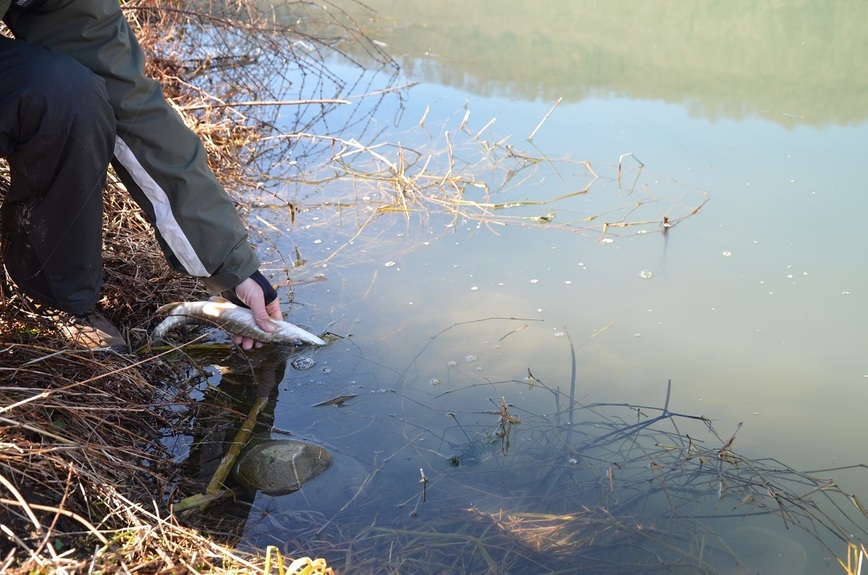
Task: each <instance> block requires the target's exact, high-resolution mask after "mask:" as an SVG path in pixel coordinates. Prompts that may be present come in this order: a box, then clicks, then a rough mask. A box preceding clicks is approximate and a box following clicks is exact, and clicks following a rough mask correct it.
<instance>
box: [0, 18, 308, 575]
mask: <svg viewBox="0 0 868 575" xmlns="http://www.w3.org/2000/svg"><path fill="white" fill-rule="evenodd" d="M148 4H149V3H147V2H137V3H128V4H127V5H126V6H125V7H126V9H127V11H128V15H129V16H130V17H131V20H132V22H133V24H134V26H135V27H136V28H137V29H138V32H139V37H140V39H141V41H142V44H143V46H144V48H145V49H146V52H148V53H149V54H150V55H151V58H150V60H149V73H150V74H152V75H153V76H155V77H157V78H158V79H159V80H161V81H162V83H163V85H164V86H165V88H166V93H167V94H168V95H169V96H170V98H171V103H172V105H173V106H174V107H176V108H177V109H178V110H179V111H180V112H181V113H182V114H184V115H185V118H186V120H187V122H188V124H189V125H190V126H191V127H193V129H194V130H195V131H197V132H198V133H199V134H200V135H201V137H202V140H203V141H204V142H205V144H206V148H207V150H208V152H209V156H210V160H211V165H212V168H213V169H214V170H215V172H216V173H217V174H218V177H220V178H221V180H222V181H223V182H224V183H225V184H226V185H227V187H228V188H230V189H239V188H241V187H244V186H249V185H253V184H252V182H253V180H255V179H256V173H255V165H254V164H251V163H250V161H245V160H244V159H243V158H245V155H244V154H243V149H244V148H245V147H248V146H250V145H251V144H252V143H254V142H255V140H256V138H257V137H258V135H259V134H260V131H259V130H258V129H257V128H258V126H260V125H261V124H258V123H257V122H254V121H251V119H250V116H249V115H245V114H242V113H241V112H240V111H239V110H238V109H237V108H236V107H233V106H226V105H215V104H217V103H219V102H217V101H216V99H215V98H216V96H215V94H217V93H219V92H217V91H216V90H215V92H213V93H209V92H206V91H204V90H203V89H202V88H201V87H195V86H194V84H193V83H191V82H190V81H189V80H188V79H189V78H192V77H195V76H196V74H199V73H202V72H203V71H205V70H206V69H207V67H208V66H209V65H216V64H214V63H210V64H209V63H205V62H199V63H198V64H197V66H195V67H193V66H191V61H190V59H189V58H190V56H189V54H187V53H184V52H183V51H179V52H177V53H173V52H172V50H173V49H175V48H178V45H177V44H174V43H173V42H172V40H171V38H172V36H173V35H177V36H176V37H178V36H183V34H182V33H181V31H182V29H183V28H185V27H188V26H191V25H193V23H194V22H196V21H199V22H200V23H201V22H202V18H204V16H203V15H201V14H200V15H196V14H192V13H187V12H185V11H184V10H182V9H181V7H182V6H183V5H182V4H177V5H174V7H171V6H167V3H156V2H153V3H151V4H152V5H150V6H149V5H148ZM242 5H243V3H239V4H238V6H239V7H241V6H242ZM155 6H159V7H160V8H159V9H157V8H155ZM221 18H224V20H222V21H223V22H224V23H227V22H228V20H226V19H225V18H227V17H226V16H221ZM245 18H246V20H245V22H246V23H245V24H244V26H256V25H257V22H256V21H255V20H254V19H253V13H252V12H251V13H246V14H245ZM239 22H240V21H239ZM238 25H239V26H240V24H238ZM227 26H229V24H228V23H227ZM259 29H260V30H261V29H262V28H261V27H260V28H259ZM265 35H266V34H265V33H264V32H263V33H262V34H260V36H259V38H260V40H261V39H262V38H263V37H264V36H265ZM245 87H246V89H248V90H250V89H251V88H250V86H249V85H245ZM233 96H239V97H242V96H243V97H244V99H247V100H249V99H250V97H249V94H239V93H237V92H232V93H229V94H227V93H225V92H224V93H222V94H221V98H222V100H223V101H225V100H226V99H227V98H231V97H233ZM251 168H254V169H251ZM8 183H9V178H8V166H6V165H5V163H3V162H2V161H0V200H2V195H3V191H4V190H5V189H6V186H8ZM104 203H105V219H104V248H103V256H104V268H105V280H104V289H103V297H102V299H101V300H100V302H99V304H98V306H99V308H100V309H101V310H102V311H103V312H104V313H105V315H107V316H108V317H109V319H111V320H112V321H113V322H114V323H115V324H116V325H118V326H120V327H121V329H122V331H123V332H124V334H125V336H126V337H127V339H128V341H129V342H130V343H131V347H132V349H139V348H140V347H141V344H142V343H143V342H144V341H145V339H146V335H147V331H148V329H149V328H150V327H152V324H153V323H154V321H155V318H154V310H155V309H156V308H157V307H158V306H159V305H160V304H161V303H165V302H167V301H177V300H189V299H199V298H200V297H201V296H203V295H204V294H205V292H204V290H203V288H202V287H201V285H199V284H198V283H197V282H196V281H195V280H193V279H190V278H187V277H185V276H182V275H180V274H177V273H175V272H173V271H172V270H171V269H170V268H169V266H168V265H167V263H166V262H165V260H164V258H163V255H162V253H161V251H160V249H159V246H158V244H157V242H156V240H155V239H154V237H153V234H152V231H151V227H150V224H149V223H148V222H147V221H146V220H145V218H144V216H143V214H142V212H141V211H140V210H139V208H138V207H137V206H136V205H135V204H134V202H133V201H132V200H131V199H130V197H129V196H128V194H127V193H126V191H125V190H124V189H123V186H122V185H121V184H120V183H119V182H118V181H117V180H116V179H115V178H114V177H112V176H111V175H110V178H109V182H108V184H107V186H106V190H105V194H104ZM243 207H244V206H243V205H242V206H241V208H242V209H243ZM0 263H2V262H0ZM0 279H2V280H4V281H3V286H2V287H3V290H2V294H0V531H2V533H0V572H4V573H84V572H104V573H114V572H122V573H133V572H135V573H187V572H192V573H195V572H199V573H201V572H218V573H228V572H231V573H259V572H263V571H264V569H265V567H266V566H269V564H270V563H276V562H279V561H281V560H282V559H283V558H282V557H276V556H275V554H274V553H273V552H269V553H268V554H265V553H263V556H261V557H259V556H252V555H247V556H243V555H240V554H236V553H234V552H233V551H232V550H231V549H229V548H228V547H223V546H221V545H220V544H218V543H216V542H215V540H216V538H214V537H211V536H210V535H211V534H209V533H207V532H203V531H201V530H197V529H193V528H190V527H188V526H185V525H182V524H181V523H180V522H179V521H178V520H177V518H176V517H174V516H173V515H172V514H171V512H170V509H169V504H170V502H171V500H172V499H173V496H174V495H175V493H176V492H177V490H179V489H183V488H184V486H183V484H182V483H181V482H182V481H183V480H182V479H179V478H178V477H176V473H177V472H176V467H177V466H176V465H174V464H173V463H172V459H171V455H170V454H169V453H167V452H166V450H165V449H164V447H163V445H162V444H161V439H162V438H163V436H164V435H165V434H166V433H167V432H171V430H172V429H173V427H174V426H177V425H178V419H179V414H180V413H182V412H183V409H182V408H180V407H179V405H182V404H183V403H184V402H186V401H189V400H188V399H187V398H186V396H185V395H184V393H183V391H177V390H174V391H173V388H172V384H173V383H177V382H179V381H181V378H182V377H183V372H184V370H185V368H184V366H181V367H177V364H175V365H176V367H172V365H170V364H169V363H168V362H164V361H163V359H162V357H161V356H159V355H152V354H149V355H143V356H142V357H138V356H135V355H120V354H112V353H107V352H103V353H92V352H81V351H76V350H70V349H66V345H65V342H64V341H63V340H62V339H61V338H60V337H59V335H58V334H57V333H56V331H55V329H54V327H53V325H52V324H51V322H49V321H48V320H46V319H45V318H43V317H41V316H40V315H39V314H38V313H37V311H36V309H35V306H34V305H33V304H32V303H31V302H30V301H29V300H28V299H27V298H26V297H25V295H24V294H23V293H22V292H21V291H20V290H19V289H18V288H17V287H16V286H15V285H14V284H13V283H12V282H11V280H10V279H9V278H8V277H0ZM186 369H191V368H189V367H188V368H186ZM197 487H198V486H197ZM194 489H195V488H193V487H191V490H194ZM263 552H264V550H263ZM303 567H304V566H303V565H302V564H301V563H300V564H299V566H298V569H302V568H303ZM292 569H293V568H290V570H289V572H295V571H293V570H292ZM313 572H318V573H319V572H325V569H324V567H323V566H322V565H317V566H316V568H315V569H314V571H313Z"/></svg>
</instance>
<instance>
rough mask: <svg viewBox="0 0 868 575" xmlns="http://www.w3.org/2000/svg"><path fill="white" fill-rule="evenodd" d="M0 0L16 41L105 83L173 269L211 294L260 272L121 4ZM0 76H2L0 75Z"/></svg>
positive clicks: (130, 169) (128, 162)
mask: <svg viewBox="0 0 868 575" xmlns="http://www.w3.org/2000/svg"><path fill="white" fill-rule="evenodd" d="M23 3H27V1H26V0H23V1H17V0H0V17H2V18H3V20H4V21H5V22H6V24H7V25H8V26H9V28H10V30H12V32H13V34H14V35H15V37H16V38H17V39H19V40H24V41H26V42H34V43H36V44H39V45H42V46H46V47H49V48H51V49H53V50H56V51H58V52H63V53H66V54H68V55H70V56H72V57H73V58H75V59H76V60H78V61H79V62H81V63H82V64H83V65H84V66H85V67H87V68H89V69H90V70H92V71H93V72H94V73H96V74H97V75H99V76H101V77H102V78H103V79H104V80H105V84H106V90H107V92H108V95H109V100H110V101H111V105H112V108H113V109H114V111H115V117H116V120H117V132H118V135H117V140H116V144H115V161H114V162H113V165H114V167H115V169H116V171H117V172H118V174H119V176H120V177H121V179H122V180H123V182H124V184H125V185H126V186H127V188H128V189H129V192H130V194H132V196H133V198H135V200H136V202H138V204H139V205H140V206H141V207H142V209H143V210H144V211H145V213H146V214H147V216H148V218H149V219H150V221H151V223H152V224H153V225H154V227H155V229H156V232H157V239H158V240H159V242H160V245H161V247H162V248H163V251H164V253H165V255H166V257H167V259H168V260H169V262H170V263H171V264H172V266H173V267H174V268H175V269H177V270H179V271H182V272H186V273H188V274H190V275H193V276H197V277H200V278H202V280H203V281H204V283H205V284H206V286H207V287H208V288H209V289H210V290H211V291H213V292H215V293H218V292H221V291H223V290H226V289H229V288H232V287H235V286H236V285H238V284H239V283H240V282H241V281H243V280H244V279H245V278H247V277H249V276H250V275H251V274H252V273H253V272H255V271H256V270H257V269H258V268H259V260H258V259H257V257H256V255H255V254H254V253H253V250H252V248H251V247H250V244H249V242H248V238H247V233H246V231H245V228H244V225H243V224H242V222H241V219H240V217H239V216H238V213H237V211H236V208H235V205H234V203H233V202H232V200H231V199H230V198H229V196H228V195H227V194H226V192H225V190H224V189H223V187H222V186H221V185H220V183H219V182H218V181H217V179H216V178H215V176H214V174H213V173H212V172H211V170H210V169H209V167H208V164H207V157H206V154H205V150H204V147H203V146H202V143H201V141H200V140H199V138H198V136H196V134H194V133H193V132H192V131H191V130H190V129H188V128H187V127H186V126H185V125H184V123H183V121H182V120H181V118H180V116H179V115H178V114H177V113H176V112H175V111H174V110H172V108H171V107H170V106H169V105H168V103H167V102H166V100H165V99H164V97H163V93H162V90H161V88H160V86H159V84H157V82H155V81H153V80H151V79H150V78H147V77H145V75H144V56H143V54H142V50H141V48H140V47H139V45H138V42H137V41H136V39H135V37H134V35H133V33H132V32H131V30H130V28H129V26H128V24H127V22H126V19H125V18H124V17H123V15H122V13H121V11H120V7H119V5H118V1H117V0H35V1H33V2H32V5H31V6H29V7H26V8H21V7H18V6H16V5H20V4H23ZM0 81H2V80H0Z"/></svg>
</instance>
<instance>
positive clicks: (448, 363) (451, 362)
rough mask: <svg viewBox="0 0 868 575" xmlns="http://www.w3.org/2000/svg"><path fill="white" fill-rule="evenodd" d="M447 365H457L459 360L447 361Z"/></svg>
mask: <svg viewBox="0 0 868 575" xmlns="http://www.w3.org/2000/svg"><path fill="white" fill-rule="evenodd" d="M446 365H448V366H449V367H456V366H457V365H458V362H457V361H455V360H452V361H447V362H446Z"/></svg>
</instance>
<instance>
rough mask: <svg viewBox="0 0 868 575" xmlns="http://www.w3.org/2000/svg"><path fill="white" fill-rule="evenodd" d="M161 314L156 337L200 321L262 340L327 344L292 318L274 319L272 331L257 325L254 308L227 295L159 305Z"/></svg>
mask: <svg viewBox="0 0 868 575" xmlns="http://www.w3.org/2000/svg"><path fill="white" fill-rule="evenodd" d="M157 314H159V315H166V316H167V317H166V319H164V320H163V321H162V322H160V324H159V325H158V326H157V327H155V328H154V331H153V332H152V333H151V339H152V340H154V341H156V340H160V339H165V337H166V335H167V334H168V333H169V332H170V331H171V330H173V329H175V328H176V327H178V326H182V325H188V324H197V325H209V326H212V327H218V328H220V329H222V330H223V331H225V332H227V333H230V334H233V335H240V336H242V337H246V338H249V339H252V340H254V341H258V342H262V343H276V344H285V345H325V342H324V341H323V340H322V339H321V338H319V337H317V336H315V335H314V334H312V333H310V332H308V331H305V330H303V329H301V328H300V327H298V326H297V325H294V324H291V323H289V322H288V321H283V320H276V319H271V320H270V321H271V323H272V324H273V325H274V327H275V329H274V331H273V332H271V333H268V332H267V331H265V330H263V329H262V328H260V327H259V326H258V325H256V321H255V320H254V319H253V312H252V311H250V310H249V309H247V308H246V307H241V306H238V305H235V304H234V303H232V302H230V301H228V300H226V299H223V298H217V297H215V298H211V299H210V300H207V301H188V302H174V303H170V304H166V305H164V306H162V307H160V308H159V309H157Z"/></svg>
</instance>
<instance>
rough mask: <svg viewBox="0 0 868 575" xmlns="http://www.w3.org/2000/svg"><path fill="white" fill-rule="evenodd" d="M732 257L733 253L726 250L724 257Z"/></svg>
mask: <svg viewBox="0 0 868 575" xmlns="http://www.w3.org/2000/svg"><path fill="white" fill-rule="evenodd" d="M731 256H732V252H731V251H729V250H724V251H723V257H725V258H728V257H731Z"/></svg>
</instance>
